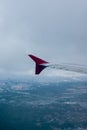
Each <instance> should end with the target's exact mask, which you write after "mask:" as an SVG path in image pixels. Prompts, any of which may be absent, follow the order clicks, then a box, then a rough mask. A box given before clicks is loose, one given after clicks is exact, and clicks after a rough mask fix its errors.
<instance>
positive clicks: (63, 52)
mask: <svg viewBox="0 0 87 130" xmlns="http://www.w3.org/2000/svg"><path fill="white" fill-rule="evenodd" d="M0 5H1V8H0V68H1V70H4V71H6V72H7V73H9V72H11V73H12V72H17V71H18V72H20V73H22V71H23V72H27V71H29V70H30V73H31V71H32V69H33V63H32V62H31V61H29V59H28V57H27V55H28V53H33V54H35V55H37V56H40V57H43V58H44V59H47V60H48V61H52V62H55V63H60V62H64V63H65V62H70V63H79V64H87V59H86V55H87V17H86V14H87V1H86V0H83V1H82V0H77V1H73V0H66V1H61V0H59V1H58V0H54V1H53V0H37V1H36V0H25V1H21V0H15V1H14V0H8V1H7V0H3V1H0Z"/></svg>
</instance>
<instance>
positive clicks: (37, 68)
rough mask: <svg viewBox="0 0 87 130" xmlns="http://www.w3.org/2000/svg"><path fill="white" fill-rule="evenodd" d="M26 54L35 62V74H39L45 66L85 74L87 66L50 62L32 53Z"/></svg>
mask: <svg viewBox="0 0 87 130" xmlns="http://www.w3.org/2000/svg"><path fill="white" fill-rule="evenodd" d="M28 56H29V57H30V58H31V59H32V60H33V61H34V62H35V74H40V72H41V71H42V70H44V69H45V68H46V67H50V68H53V69H60V70H66V71H73V72H79V73H83V74H87V67H85V66H80V65H73V64H50V63H49V62H47V61H45V60H42V59H40V58H38V57H36V56H34V55H32V54H29V55H28Z"/></svg>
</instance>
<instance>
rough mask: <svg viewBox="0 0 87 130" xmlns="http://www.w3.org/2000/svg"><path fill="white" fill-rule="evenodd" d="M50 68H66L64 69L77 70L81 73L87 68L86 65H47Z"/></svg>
mask: <svg viewBox="0 0 87 130" xmlns="http://www.w3.org/2000/svg"><path fill="white" fill-rule="evenodd" d="M48 67H50V68H55V69H60V70H66V71H73V72H79V73H83V74H87V68H86V66H78V65H67V64H65V65H64V64H53V65H48Z"/></svg>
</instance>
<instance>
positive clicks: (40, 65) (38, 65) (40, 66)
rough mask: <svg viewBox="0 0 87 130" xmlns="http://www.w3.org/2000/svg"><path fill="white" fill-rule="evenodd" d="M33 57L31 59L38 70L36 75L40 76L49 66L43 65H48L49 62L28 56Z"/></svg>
mask: <svg viewBox="0 0 87 130" xmlns="http://www.w3.org/2000/svg"><path fill="white" fill-rule="evenodd" d="M28 56H30V57H31V59H32V60H33V61H34V62H35V64H36V69H35V74H39V73H40V72H41V71H42V70H43V69H45V68H46V67H47V66H45V65H43V64H47V63H48V62H47V61H45V60H42V59H40V58H38V57H36V56H34V55H31V54H30V55H28Z"/></svg>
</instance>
